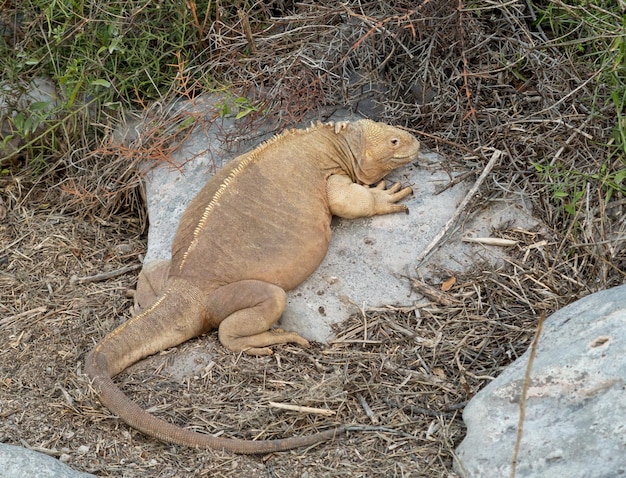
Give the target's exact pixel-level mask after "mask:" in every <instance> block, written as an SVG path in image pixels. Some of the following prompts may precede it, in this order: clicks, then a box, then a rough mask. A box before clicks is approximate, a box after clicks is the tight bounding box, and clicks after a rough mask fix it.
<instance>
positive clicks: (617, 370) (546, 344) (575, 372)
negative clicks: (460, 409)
mask: <svg viewBox="0 0 626 478" xmlns="http://www.w3.org/2000/svg"><path fill="white" fill-rule="evenodd" d="M529 355H530V350H528V351H527V352H526V353H525V354H524V355H523V356H522V357H520V358H519V359H518V360H516V361H515V362H514V363H513V364H511V365H510V366H509V367H507V368H506V369H505V371H504V372H503V373H502V374H501V375H500V376H498V377H497V378H496V379H495V380H494V381H493V382H491V383H490V384H489V385H488V386H487V387H485V388H484V389H483V390H481V391H480V392H479V393H478V394H477V395H476V396H475V397H474V398H473V399H472V400H471V401H470V403H469V404H468V405H467V407H466V408H465V411H464V413H463V420H464V421H465V424H466V425H467V436H466V438H465V439H464V440H463V442H462V443H461V445H460V446H459V447H458V448H457V451H456V453H457V457H458V461H457V462H456V463H455V468H456V470H457V471H458V472H459V473H460V475H461V476H468V477H481V478H490V477H494V478H495V477H498V478H499V477H503V476H510V471H511V460H512V457H513V449H514V446H515V441H516V435H517V430H518V420H519V415H520V398H521V394H522V387H523V384H524V377H525V373H526V369H527V365H528V360H529ZM515 476H516V477H518V478H523V477H527V478H534V477H537V478H540V477H567V478H583V477H594V478H609V477H611V478H613V477H618V476H626V285H623V286H620V287H615V288H613V289H609V290H606V291H602V292H598V293H595V294H592V295H590V296H587V297H585V298H583V299H581V300H579V301H577V302H575V303H573V304H570V305H569V306H567V307H565V308H563V309H561V310H559V311H558V312H556V313H555V314H553V315H552V316H550V317H549V318H548V319H546V320H545V322H544V325H543V330H542V333H541V336H540V338H539V343H538V346H537V350H536V357H535V359H534V362H533V364H532V369H531V379H530V382H529V386H528V392H527V398H526V402H525V419H524V423H523V434H522V438H521V442H520V446H519V455H518V458H517V466H516V475H515Z"/></svg>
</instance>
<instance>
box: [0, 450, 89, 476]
mask: <svg viewBox="0 0 626 478" xmlns="http://www.w3.org/2000/svg"><path fill="white" fill-rule="evenodd" d="M0 476H2V477H4V478H24V477H27V476H33V477H34V476H36V477H37V478H89V477H92V478H95V475H90V474H89V473H82V472H80V471H76V470H73V469H72V468H70V467H69V466H67V465H65V464H64V463H62V462H60V461H59V460H56V459H55V458H52V457H51V456H48V455H44V454H43V453H38V452H35V451H32V450H28V449H26V448H22V447H19V446H13V445H5V444H4V443H0Z"/></svg>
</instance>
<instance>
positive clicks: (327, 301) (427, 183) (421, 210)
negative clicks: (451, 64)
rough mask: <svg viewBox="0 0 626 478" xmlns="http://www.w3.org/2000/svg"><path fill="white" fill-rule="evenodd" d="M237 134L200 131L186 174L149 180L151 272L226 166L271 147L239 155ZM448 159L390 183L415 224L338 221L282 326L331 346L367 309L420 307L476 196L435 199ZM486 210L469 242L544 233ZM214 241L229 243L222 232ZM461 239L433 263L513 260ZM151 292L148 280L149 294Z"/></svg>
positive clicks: (514, 214)
mask: <svg viewBox="0 0 626 478" xmlns="http://www.w3.org/2000/svg"><path fill="white" fill-rule="evenodd" d="M221 101H223V100H222V99H221V98H220V97H218V98H217V99H214V98H208V99H205V100H204V102H203V103H201V104H200V106H199V105H198V103H197V102H196V104H195V106H194V108H205V109H206V112H207V115H208V116H211V115H213V114H214V113H213V110H212V105H213V104H214V103H216V102H217V103H219V102H221ZM341 119H342V120H343V119H345V114H344V115H342V117H341ZM237 127H238V122H237V121H235V120H233V119H232V118H220V119H219V120H218V121H216V122H215V123H214V124H213V126H212V127H210V128H201V129H200V128H198V130H197V131H195V132H194V133H193V134H192V135H191V136H190V137H189V139H188V140H187V141H186V143H185V145H184V147H183V148H181V150H180V151H178V152H177V153H176V154H175V155H174V156H173V157H172V160H173V161H174V163H176V164H179V165H182V166H181V167H180V168H179V169H176V168H174V167H172V166H171V165H168V164H162V165H159V167H157V168H154V169H152V170H151V171H150V172H149V173H148V175H147V176H146V182H147V184H146V191H147V198H148V213H149V217H150V231H149V235H148V252H147V254H146V258H145V261H144V270H150V268H151V267H153V268H156V267H160V266H161V264H163V265H165V264H167V261H169V259H170V249H171V241H172V238H173V236H174V233H175V231H176V227H177V225H178V221H179V219H180V216H181V215H182V213H183V211H184V209H185V207H186V205H187V204H188V202H189V201H190V200H191V199H192V198H193V196H194V195H195V193H196V192H197V191H198V190H199V189H200V188H201V187H202V186H203V185H204V183H205V182H206V180H207V179H208V178H209V177H210V175H211V174H212V173H213V172H214V170H215V168H216V166H217V167H219V166H221V165H222V164H223V163H224V161H226V160H228V159H230V158H232V157H234V156H236V155H237V154H240V153H242V152H244V151H247V150H249V149H251V148H252V147H254V146H256V144H258V143H259V142H260V141H262V140H263V139H266V138H267V135H262V134H260V135H259V136H258V137H256V138H255V140H254V141H240V142H237V144H236V149H235V150H232V149H231V148H230V147H231V146H232V144H229V147H226V145H225V143H224V139H223V138H224V135H225V133H230V134H236V132H237ZM439 160H440V157H439V156H437V155H436V154H425V155H424V156H423V157H422V158H421V159H420V161H419V163H421V164H419V165H418V164H412V165H409V166H407V167H404V168H402V169H401V170H398V171H395V172H394V173H392V174H391V175H390V176H389V178H388V179H389V180H391V181H401V182H402V183H403V184H404V185H410V186H412V187H413V189H414V192H415V194H414V195H413V196H412V197H410V198H408V200H405V201H404V202H405V203H406V204H407V205H408V207H409V211H410V214H409V215H405V214H395V215H389V216H378V217H374V218H367V219H358V220H353V221H348V220H340V219H337V218H336V219H335V220H334V221H333V239H332V241H331V246H330V250H329V252H328V255H327V257H326V259H325V260H324V262H323V263H322V265H321V266H320V268H319V269H318V270H317V271H316V272H315V273H314V274H313V275H312V276H311V277H310V278H309V279H308V280H307V281H306V282H305V283H303V284H302V285H301V286H299V287H298V288H297V289H295V290H293V291H291V292H290V293H289V294H288V305H287V309H286V311H285V313H284V314H283V317H282V319H281V322H280V326H281V327H283V328H285V329H287V330H295V331H298V332H299V333H300V334H301V335H303V336H304V337H306V338H308V339H310V340H316V341H319V342H326V341H327V340H329V339H330V338H331V337H332V336H333V333H332V331H331V325H332V324H333V323H338V322H341V321H343V320H345V319H346V318H347V317H348V316H349V315H350V314H352V313H355V312H358V311H359V309H360V308H363V309H367V308H371V307H378V306H382V305H411V304H412V303H413V302H415V301H416V300H418V299H419V297H418V296H417V295H415V294H413V295H412V293H411V287H410V282H409V280H408V279H407V278H406V276H414V275H415V267H416V265H417V264H416V260H417V257H418V255H419V253H420V252H421V251H422V250H423V249H424V248H425V247H426V246H427V244H429V243H430V242H431V240H432V239H433V238H434V237H435V236H436V235H437V233H438V232H439V231H440V230H441V228H442V227H443V226H444V224H445V223H446V222H447V221H448V219H449V218H450V217H451V216H452V214H453V212H454V210H455V209H456V207H457V204H458V203H459V202H460V201H461V199H462V198H463V197H464V196H465V194H466V193H467V190H468V189H469V187H470V185H468V184H467V183H461V184H458V185H456V186H454V187H452V188H449V189H447V190H445V191H444V192H443V193H441V194H439V195H435V189H436V187H438V186H441V185H445V184H447V183H448V182H449V180H450V177H449V175H448V174H447V173H446V172H444V171H443V169H442V168H441V167H440V166H439V164H438V161H439ZM514 203H515V205H514ZM486 211H488V212H486V213H484V214H482V215H479V220H478V221H470V223H469V224H467V225H466V228H465V230H464V231H463V233H464V234H473V235H475V236H489V235H490V233H491V231H492V229H493V228H497V227H499V226H501V225H502V224H505V223H509V224H512V226H511V227H521V228H531V227H533V226H534V225H536V221H535V220H534V219H532V217H531V216H530V214H529V212H528V211H527V210H526V209H525V208H524V206H523V204H521V203H520V202H519V201H517V202H516V201H515V200H514V199H511V202H510V203H509V202H505V203H502V204H500V205H493V206H490V207H489V208H488V209H487V210H486ZM214 233H215V234H216V235H219V234H220V231H219V229H218V230H216V231H214ZM459 239H460V233H457V234H456V235H453V241H452V242H451V243H450V244H449V245H448V246H447V247H446V248H444V249H443V250H440V251H439V252H438V253H437V254H436V255H435V256H433V257H434V258H435V260H437V261H439V262H438V263H437V264H436V265H437V266H439V267H441V268H443V269H452V270H461V269H464V268H467V267H471V266H473V265H475V263H476V262H478V261H484V260H487V261H489V262H494V261H495V260H497V259H498V258H500V257H502V255H504V253H505V251H504V250H503V249H502V248H498V247H495V246H481V245H476V244H468V243H461V241H460V240H459ZM432 263H433V261H431V264H432ZM423 272H424V271H423ZM426 272H427V271H426ZM145 275H146V274H143V276H144V277H145ZM143 283H145V280H142V279H141V277H140V284H139V285H141V284H143Z"/></svg>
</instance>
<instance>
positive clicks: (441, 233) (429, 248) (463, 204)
mask: <svg viewBox="0 0 626 478" xmlns="http://www.w3.org/2000/svg"><path fill="white" fill-rule="evenodd" d="M502 154H503V152H502V151H500V150H499V149H496V150H494V152H493V154H492V155H491V159H490V160H489V162H488V163H487V165H486V166H485V169H484V170H483V172H482V173H481V174H480V176H479V177H478V179H477V180H476V182H475V183H474V185H473V186H472V188H471V189H470V190H469V192H468V193H467V194H466V195H465V198H463V201H461V204H459V206H458V207H457V208H456V210H455V211H454V214H453V215H452V216H451V217H450V219H448V222H446V224H445V226H444V227H443V229H442V230H441V231H439V233H438V234H437V235H436V236H435V238H434V239H433V240H432V241H431V242H430V244H429V245H428V246H427V247H426V249H424V251H423V252H422V253H421V254H419V255H418V256H417V260H416V262H417V266H416V267H419V266H420V265H421V264H422V263H423V262H424V261H425V260H426V259H427V258H428V256H429V255H430V254H431V253H432V252H434V251H435V249H436V248H437V247H439V246H441V244H442V243H441V240H442V239H443V238H444V237H445V235H446V234H447V233H448V231H449V230H450V229H451V228H452V227H453V226H454V225H455V224H456V223H457V221H458V220H459V218H460V217H461V216H462V215H463V213H464V212H465V210H466V208H467V206H468V205H469V204H470V201H471V200H472V199H473V198H474V195H476V193H477V192H478V190H479V189H480V187H481V186H482V184H483V182H484V181H485V179H486V178H487V176H489V173H491V170H492V169H493V167H494V166H495V165H496V163H497V162H498V161H499V160H500V158H501V157H502Z"/></svg>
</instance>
